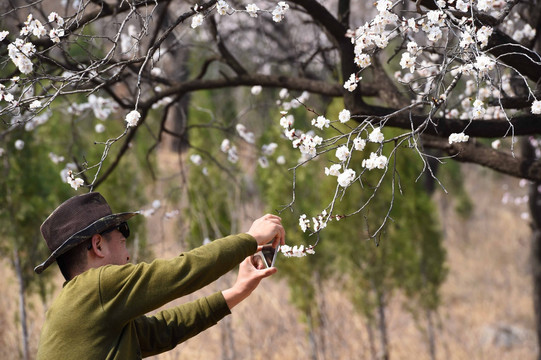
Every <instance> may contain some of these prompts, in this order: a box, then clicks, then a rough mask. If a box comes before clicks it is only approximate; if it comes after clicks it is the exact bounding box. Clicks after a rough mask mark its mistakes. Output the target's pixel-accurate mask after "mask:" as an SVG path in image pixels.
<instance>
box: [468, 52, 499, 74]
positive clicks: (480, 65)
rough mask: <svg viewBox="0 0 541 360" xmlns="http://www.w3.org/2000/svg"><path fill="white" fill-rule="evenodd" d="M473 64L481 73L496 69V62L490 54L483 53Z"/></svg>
mask: <svg viewBox="0 0 541 360" xmlns="http://www.w3.org/2000/svg"><path fill="white" fill-rule="evenodd" d="M473 66H474V67H475V68H476V69H477V70H478V71H479V75H481V76H482V75H486V74H487V73H488V72H489V71H490V70H492V69H494V66H495V62H494V60H492V59H491V58H490V56H488V55H485V54H481V55H479V56H478V57H476V58H475V63H474V64H473Z"/></svg>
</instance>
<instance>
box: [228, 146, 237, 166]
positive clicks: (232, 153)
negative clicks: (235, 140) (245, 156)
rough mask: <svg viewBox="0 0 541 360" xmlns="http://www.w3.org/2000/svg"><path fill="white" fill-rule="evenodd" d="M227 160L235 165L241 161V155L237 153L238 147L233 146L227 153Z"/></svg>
mask: <svg viewBox="0 0 541 360" xmlns="http://www.w3.org/2000/svg"><path fill="white" fill-rule="evenodd" d="M227 160H228V161H229V162H231V163H233V164H234V163H236V162H237V161H239V155H238V153H237V147H236V146H234V145H233V146H231V148H230V149H229V150H228V151H227Z"/></svg>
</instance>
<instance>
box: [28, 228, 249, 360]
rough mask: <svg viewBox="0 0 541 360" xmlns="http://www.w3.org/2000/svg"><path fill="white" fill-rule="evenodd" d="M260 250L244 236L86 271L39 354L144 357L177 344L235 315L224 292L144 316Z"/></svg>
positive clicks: (51, 315)
mask: <svg viewBox="0 0 541 360" xmlns="http://www.w3.org/2000/svg"><path fill="white" fill-rule="evenodd" d="M256 249H257V243H256V241H255V239H254V238H253V237H252V236H250V235H248V234H240V235H234V236H228V237H226V238H223V239H219V240H216V241H213V242H212V243H210V244H208V245H205V246H201V247H199V248H196V249H194V250H192V251H190V252H187V253H183V254H181V255H180V256H178V257H176V258H174V259H171V260H161V259H159V260H155V261H153V262H152V263H150V264H147V263H141V264H137V265H133V264H127V265H122V266H117V265H107V266H102V267H100V268H96V269H90V270H88V271H85V272H84V273H82V274H80V275H78V276H76V277H75V278H73V279H72V280H70V281H69V282H67V283H66V284H65V285H64V288H63V289H62V291H61V292H60V294H59V295H58V297H57V298H56V299H55V301H54V302H53V304H52V306H51V307H50V308H49V310H48V311H47V314H46V319H45V324H44V326H43V329H42V333H41V338H40V342H39V346H38V355H37V359H38V360H48V359H51V360H52V359H55V360H56V359H77V360H82V359H123V360H124V359H141V358H142V357H146V356H151V355H155V354H159V353H161V352H164V351H167V350H170V349H172V348H174V347H175V346H176V345H177V344H178V343H180V342H182V341H185V340H186V339H188V338H190V337H192V336H194V335H196V334H198V333H200V332H201V331H203V330H205V329H207V328H209V327H210V326H212V325H215V324H216V323H217V322H218V321H219V320H220V319H222V318H223V317H224V316H226V315H228V314H229V313H230V311H229V308H228V306H227V304H226V302H225V299H224V297H223V295H222V293H221V292H217V293H215V294H213V295H210V296H208V297H204V298H200V299H198V300H196V301H193V302H190V303H187V304H183V305H180V306H177V307H174V308H171V309H167V310H164V311H161V312H159V313H157V314H156V315H154V316H145V315H144V314H146V313H147V312H149V311H152V310H155V309H156V308H158V307H160V306H162V305H164V304H166V303H168V302H170V301H171V300H174V299H177V298H179V297H181V296H184V295H186V294H190V293H192V292H194V291H196V290H198V289H200V288H202V287H203V286H205V285H207V284H209V283H211V282H213V281H214V280H216V279H217V278H219V277H220V276H221V275H223V274H225V273H226V272H228V271H229V270H231V269H233V268H234V267H235V266H236V265H238V264H239V263H240V262H241V261H242V260H244V258H246V257H247V256H249V255H251V254H253V253H254V252H255V251H256Z"/></svg>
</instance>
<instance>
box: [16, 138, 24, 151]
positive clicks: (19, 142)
mask: <svg viewBox="0 0 541 360" xmlns="http://www.w3.org/2000/svg"><path fill="white" fill-rule="evenodd" d="M15 149H17V150H22V149H24V141H22V140H21V139H18V140H15Z"/></svg>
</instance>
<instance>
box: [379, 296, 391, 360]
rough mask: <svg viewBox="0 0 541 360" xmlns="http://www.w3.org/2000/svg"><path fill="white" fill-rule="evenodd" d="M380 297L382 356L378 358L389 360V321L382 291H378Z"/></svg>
mask: <svg viewBox="0 0 541 360" xmlns="http://www.w3.org/2000/svg"><path fill="white" fill-rule="evenodd" d="M377 296H378V315H379V316H378V321H379V339H380V346H381V350H380V352H381V355H380V356H379V357H378V358H379V359H382V360H389V359H390V354H389V336H388V334H387V320H386V318H385V295H384V294H383V293H382V292H381V291H377Z"/></svg>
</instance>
